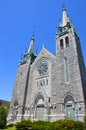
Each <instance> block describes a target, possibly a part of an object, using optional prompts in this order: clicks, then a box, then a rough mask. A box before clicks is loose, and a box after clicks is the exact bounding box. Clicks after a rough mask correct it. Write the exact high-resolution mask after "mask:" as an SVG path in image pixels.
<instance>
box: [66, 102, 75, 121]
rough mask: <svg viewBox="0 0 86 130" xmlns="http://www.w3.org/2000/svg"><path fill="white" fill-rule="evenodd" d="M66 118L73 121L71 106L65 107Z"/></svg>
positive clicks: (73, 114)
mask: <svg viewBox="0 0 86 130" xmlns="http://www.w3.org/2000/svg"><path fill="white" fill-rule="evenodd" d="M66 118H71V119H75V111H74V109H73V106H72V104H71V105H66Z"/></svg>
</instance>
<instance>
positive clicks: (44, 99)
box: [7, 7, 86, 124]
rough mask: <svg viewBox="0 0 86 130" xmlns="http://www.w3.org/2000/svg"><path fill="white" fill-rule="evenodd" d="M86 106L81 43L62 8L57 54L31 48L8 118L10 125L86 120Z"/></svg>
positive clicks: (18, 76)
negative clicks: (28, 120) (22, 121)
mask: <svg viewBox="0 0 86 130" xmlns="http://www.w3.org/2000/svg"><path fill="white" fill-rule="evenodd" d="M85 105H86V71H85V65H84V60H83V56H82V51H81V46H80V39H79V37H78V35H77V33H76V31H75V29H74V27H73V25H72V22H71V20H70V19H69V17H68V15H67V11H66V9H65V8H64V7H63V10H62V20H61V24H60V25H59V27H58V28H57V29H56V54H55V55H53V54H52V53H51V52H49V51H48V50H47V49H46V48H45V47H43V48H42V50H41V51H40V53H39V54H38V55H36V54H35V53H34V35H33V36H32V38H31V41H30V47H29V49H28V51H27V52H25V53H24V55H23V57H22V59H21V60H20V62H19V66H18V71H17V74H16V79H15V83H14V89H13V93H12V99H11V103H10V109H9V114H8V118H7V121H8V124H9V123H10V122H13V121H20V120H22V119H30V120H49V121H55V120H58V119H65V118H72V119H75V120H83V117H84V112H85Z"/></svg>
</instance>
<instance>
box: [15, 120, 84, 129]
mask: <svg viewBox="0 0 86 130" xmlns="http://www.w3.org/2000/svg"><path fill="white" fill-rule="evenodd" d="M28 129H32V130H83V122H80V121H74V120H67V119H65V120H58V121H54V122H49V121H41V120H38V121H33V122H31V121H30V120H23V121H21V122H19V123H17V124H16V130H28Z"/></svg>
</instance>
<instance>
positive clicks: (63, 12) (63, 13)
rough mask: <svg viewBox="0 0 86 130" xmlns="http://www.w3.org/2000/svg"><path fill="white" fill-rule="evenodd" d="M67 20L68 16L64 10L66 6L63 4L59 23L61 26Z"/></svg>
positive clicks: (65, 23)
mask: <svg viewBox="0 0 86 130" xmlns="http://www.w3.org/2000/svg"><path fill="white" fill-rule="evenodd" d="M68 21H69V18H68V15H67V12H66V8H65V6H64V5H63V9H62V23H61V26H62V27H64V26H66V25H67V22H68Z"/></svg>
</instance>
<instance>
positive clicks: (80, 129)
mask: <svg viewBox="0 0 86 130" xmlns="http://www.w3.org/2000/svg"><path fill="white" fill-rule="evenodd" d="M83 128H84V124H83V122H81V121H75V122H74V130H83Z"/></svg>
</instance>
